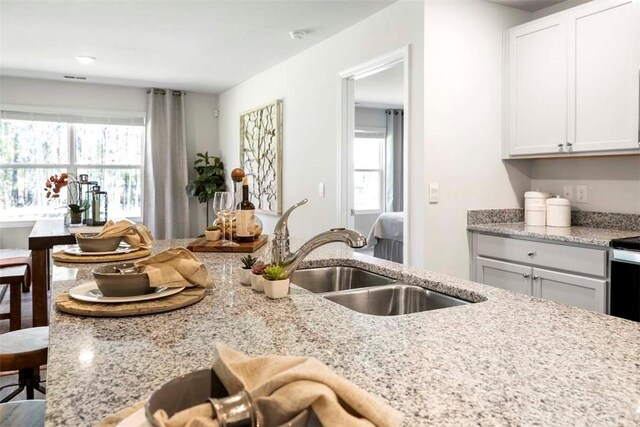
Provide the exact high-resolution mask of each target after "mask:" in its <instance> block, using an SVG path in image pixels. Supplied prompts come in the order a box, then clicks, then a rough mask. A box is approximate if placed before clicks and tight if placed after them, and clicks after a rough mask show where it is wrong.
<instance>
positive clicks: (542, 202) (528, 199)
mask: <svg viewBox="0 0 640 427" xmlns="http://www.w3.org/2000/svg"><path fill="white" fill-rule="evenodd" d="M549 197H551V194H549V193H545V192H543V191H539V190H536V191H527V192H525V193H524V223H525V224H526V225H537V226H540V225H545V224H546V215H547V214H546V210H547V199H548V198H549ZM540 208H542V209H540ZM541 216H542V217H543V219H542V221H541V219H540V217H541Z"/></svg>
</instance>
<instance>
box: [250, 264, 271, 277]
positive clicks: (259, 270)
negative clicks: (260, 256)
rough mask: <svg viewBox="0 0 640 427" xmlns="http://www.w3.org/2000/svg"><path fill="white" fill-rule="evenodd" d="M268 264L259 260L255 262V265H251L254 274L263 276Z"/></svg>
mask: <svg viewBox="0 0 640 427" xmlns="http://www.w3.org/2000/svg"><path fill="white" fill-rule="evenodd" d="M267 267H268V265H267V264H265V263H264V262H262V261H258V262H256V263H255V264H253V267H251V272H252V273H253V274H257V275H258V276H262V275H263V274H264V271H265V270H266V269H267Z"/></svg>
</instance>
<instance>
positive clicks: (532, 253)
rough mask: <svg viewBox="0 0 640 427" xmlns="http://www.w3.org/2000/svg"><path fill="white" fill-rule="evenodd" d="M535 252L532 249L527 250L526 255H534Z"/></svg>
mask: <svg viewBox="0 0 640 427" xmlns="http://www.w3.org/2000/svg"><path fill="white" fill-rule="evenodd" d="M535 254H536V253H535V252H534V251H529V252H527V255H529V256H534V255H535Z"/></svg>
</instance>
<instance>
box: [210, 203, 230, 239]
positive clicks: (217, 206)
mask: <svg viewBox="0 0 640 427" xmlns="http://www.w3.org/2000/svg"><path fill="white" fill-rule="evenodd" d="M232 205H233V196H232V195H231V193H230V192H229V191H217V192H216V193H215V194H214V195H213V212H214V213H215V214H216V216H217V217H218V218H219V219H220V222H222V238H221V239H220V243H221V244H222V245H226V244H228V243H229V241H228V240H227V233H226V231H227V230H226V213H227V211H228V210H229V209H230V208H231V206H232Z"/></svg>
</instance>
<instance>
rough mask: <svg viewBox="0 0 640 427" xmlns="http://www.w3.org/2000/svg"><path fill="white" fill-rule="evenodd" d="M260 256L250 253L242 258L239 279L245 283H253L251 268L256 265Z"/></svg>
mask: <svg viewBox="0 0 640 427" xmlns="http://www.w3.org/2000/svg"><path fill="white" fill-rule="evenodd" d="M256 261H258V258H254V257H252V256H251V255H250V254H249V255H247V256H245V257H243V258H240V262H242V266H241V267H240V268H239V269H238V280H240V283H241V284H243V285H250V284H251V268H252V267H253V266H254V265H255V263H256Z"/></svg>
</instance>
